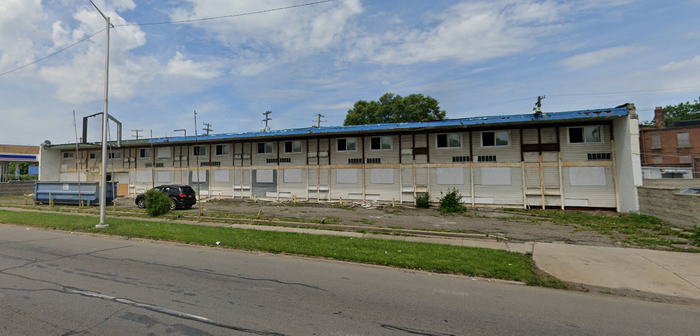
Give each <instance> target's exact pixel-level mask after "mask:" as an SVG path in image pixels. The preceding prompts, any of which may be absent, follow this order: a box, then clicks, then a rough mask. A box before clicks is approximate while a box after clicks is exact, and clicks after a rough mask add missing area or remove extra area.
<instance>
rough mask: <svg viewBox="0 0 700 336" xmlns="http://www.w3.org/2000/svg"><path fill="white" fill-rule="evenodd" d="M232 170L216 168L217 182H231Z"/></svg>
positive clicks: (215, 177) (215, 176) (215, 178)
mask: <svg viewBox="0 0 700 336" xmlns="http://www.w3.org/2000/svg"><path fill="white" fill-rule="evenodd" d="M230 173H231V171H230V170H215V171H214V180H215V181H216V182H229V180H230V178H231V174H230Z"/></svg>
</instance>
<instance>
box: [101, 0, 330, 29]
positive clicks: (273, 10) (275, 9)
mask: <svg viewBox="0 0 700 336" xmlns="http://www.w3.org/2000/svg"><path fill="white" fill-rule="evenodd" d="M333 1H336V0H322V1H314V2H307V3H301V4H296V5H291V6H285V7H276V8H269V9H262V10H257V11H252V12H244V13H237V14H228V15H220V16H210V17H203V18H193V19H185V20H172V21H160V22H140V23H139V22H136V23H124V24H119V25H115V27H128V26H156V25H166V24H181V23H193V22H202V21H211V20H219V19H229V18H234V17H240V16H248V15H254V14H263V13H270V12H277V11H281V10H287V9H293V8H299V7H308V6H313V5H319V4H323V3H328V2H333Z"/></svg>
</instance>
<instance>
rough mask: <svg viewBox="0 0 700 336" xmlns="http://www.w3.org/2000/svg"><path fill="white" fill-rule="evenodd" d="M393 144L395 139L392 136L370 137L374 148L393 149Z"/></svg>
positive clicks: (371, 146)
mask: <svg viewBox="0 0 700 336" xmlns="http://www.w3.org/2000/svg"><path fill="white" fill-rule="evenodd" d="M392 145H393V139H392V138H391V137H390V136H381V137H372V138H370V149H372V150H382V149H387V150H388V149H391V147H392Z"/></svg>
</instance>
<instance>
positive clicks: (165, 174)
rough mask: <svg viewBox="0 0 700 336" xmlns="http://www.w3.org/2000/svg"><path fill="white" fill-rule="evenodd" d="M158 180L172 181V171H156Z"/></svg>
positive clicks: (163, 181)
mask: <svg viewBox="0 0 700 336" xmlns="http://www.w3.org/2000/svg"><path fill="white" fill-rule="evenodd" d="M156 180H157V181H158V183H170V182H171V181H172V180H171V177H170V172H167V171H159V172H156Z"/></svg>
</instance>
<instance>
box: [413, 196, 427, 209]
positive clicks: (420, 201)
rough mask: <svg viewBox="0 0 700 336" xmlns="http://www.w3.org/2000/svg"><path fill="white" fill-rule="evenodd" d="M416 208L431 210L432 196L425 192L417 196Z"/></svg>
mask: <svg viewBox="0 0 700 336" xmlns="http://www.w3.org/2000/svg"><path fill="white" fill-rule="evenodd" d="M416 207H417V208H423V209H427V208H430V194H428V193H427V192H424V193H419V194H418V195H416Z"/></svg>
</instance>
